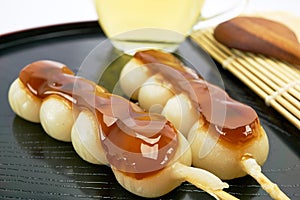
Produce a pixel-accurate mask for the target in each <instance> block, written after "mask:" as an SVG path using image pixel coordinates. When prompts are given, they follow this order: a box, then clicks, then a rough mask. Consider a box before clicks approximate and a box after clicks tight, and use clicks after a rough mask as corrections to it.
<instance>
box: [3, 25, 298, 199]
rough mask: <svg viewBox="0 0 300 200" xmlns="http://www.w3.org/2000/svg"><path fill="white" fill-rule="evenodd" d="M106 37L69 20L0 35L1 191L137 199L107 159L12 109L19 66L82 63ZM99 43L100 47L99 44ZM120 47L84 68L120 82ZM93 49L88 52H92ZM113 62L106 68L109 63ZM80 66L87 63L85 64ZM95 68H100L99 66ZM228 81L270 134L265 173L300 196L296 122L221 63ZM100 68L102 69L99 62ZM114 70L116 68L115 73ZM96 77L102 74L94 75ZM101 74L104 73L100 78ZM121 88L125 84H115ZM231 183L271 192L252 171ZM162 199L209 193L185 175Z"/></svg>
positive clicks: (193, 59)
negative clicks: (83, 155) (84, 156)
mask: <svg viewBox="0 0 300 200" xmlns="http://www.w3.org/2000/svg"><path fill="white" fill-rule="evenodd" d="M103 41H104V42H105V38H104V36H103V34H102V32H101V30H100V29H99V28H98V25H97V23H96V22H91V23H80V24H70V25H64V26H55V27H49V28H46V29H37V30H31V31H28V32H21V33H16V34H13V35H8V36H5V37H2V38H1V43H0V45H1V46H0V51H1V54H0V69H1V73H0V80H1V85H0V92H1V95H0V107H1V108H0V110H1V112H0V199H133V198H135V199H139V197H136V196H134V195H133V194H131V193H129V192H127V191H126V190H124V189H123V188H122V187H121V186H120V185H119V184H118V183H117V182H116V180H115V178H114V175H113V173H112V172H111V170H110V169H109V168H108V167H106V166H97V165H92V164H89V163H86V162H84V161H83V160H81V159H80V158H79V157H78V156H77V155H76V153H75V151H74V150H73V147H72V145H71V144H69V143H64V142H59V141H56V140H54V139H52V138H50V137H49V136H48V135H46V134H45V133H44V131H43V129H42V128H41V126H40V125H39V124H34V123H30V122H27V121H25V120H23V119H21V118H19V117H17V116H15V114H14V113H13V112H12V111H11V110H10V108H9V105H8V102H7V91H8V88H9V85H10V83H11V82H12V81H13V80H14V79H15V78H17V76H18V73H19V71H20V69H21V68H22V67H23V66H25V65H26V64H29V63H31V62H33V61H36V60H40V59H51V60H57V61H60V62H63V63H65V64H67V65H68V66H69V67H71V68H72V69H73V70H74V71H75V72H77V71H78V69H79V67H80V65H81V63H82V62H83V60H84V59H85V57H86V56H87V55H88V54H89V53H90V52H91V51H92V50H93V49H94V48H95V47H96V46H97V45H98V44H99V43H100V42H103ZM96 49H97V48H96ZM115 53H116V54H117V55H119V52H117V51H115V50H113V49H111V48H108V47H107V48H104V49H102V51H101V56H96V57H94V58H95V59H94V60H92V61H91V63H89V64H91V66H95V67H96V69H97V70H98V69H100V71H101V70H102V71H101V72H99V73H101V74H102V75H103V76H99V74H95V73H94V74H95V75H94V76H91V74H93V72H94V71H93V70H90V71H89V73H90V74H84V73H86V71H85V70H83V69H85V68H83V66H87V63H85V62H83V65H82V66H81V67H80V74H81V75H84V76H86V77H89V78H90V79H94V80H97V81H99V82H100V84H103V85H104V86H105V87H107V88H108V89H110V90H112V89H115V87H114V86H115V83H116V81H117V75H118V72H119V71H120V65H119V64H118V63H124V62H126V61H127V59H128V57H126V56H123V57H121V58H119V57H118V58H119V59H117V60H115V59H112V60H111V61H114V62H111V61H109V62H108V61H107V60H106V59H107V58H108V57H106V56H107V55H110V56H112V55H114V54H115ZM176 54H177V55H178V56H179V57H181V58H183V59H184V61H186V62H187V64H188V65H191V67H197V69H198V67H201V68H200V69H201V75H202V76H203V77H205V78H206V79H207V80H209V81H211V82H213V83H215V84H218V85H220V84H221V85H222V84H223V83H222V82H220V80H219V78H218V73H217V71H216V68H213V67H212V66H211V65H212V63H211V61H210V58H209V57H208V56H207V55H206V54H205V52H203V50H201V49H200V48H198V47H197V46H196V45H194V44H193V43H192V42H190V41H186V42H185V43H184V44H183V45H182V46H181V47H180V49H179V51H178V52H176ZM90 55H91V54H90ZM108 63H109V64H112V65H110V67H109V68H107V66H108V65H107V64H108ZM82 70H83V71H82ZM94 70H95V69H94ZM218 70H219V71H220V72H221V74H222V80H223V82H224V86H225V89H226V90H227V91H228V93H229V94H230V95H231V96H232V97H233V98H235V99H237V100H239V101H241V102H244V103H246V104H248V105H250V106H252V107H253V108H254V109H255V110H256V111H257V113H258V115H259V117H260V120H261V122H262V125H263V126H264V128H265V129H266V132H267V134H268V136H269V141H270V154H269V158H268V160H267V162H266V163H265V165H264V166H263V171H264V173H265V174H266V175H267V176H268V177H269V178H270V179H271V180H273V181H274V182H276V183H278V185H279V186H280V187H281V188H282V190H283V191H284V192H286V193H287V194H288V195H289V196H290V197H291V198H292V199H298V198H299V197H300V193H299V191H300V189H299V187H300V186H299V177H300V161H299V154H300V148H299V147H300V139H299V135H297V134H298V132H299V131H298V130H297V129H296V128H295V127H293V126H292V125H291V124H290V123H289V122H287V121H286V120H285V119H284V118H283V117H281V116H280V115H279V114H278V113H277V112H276V111H274V110H273V109H272V108H269V107H266V106H265V105H264V102H263V101H262V100H261V99H259V98H258V97H257V96H256V95H255V94H253V92H251V91H250V90H249V89H248V88H246V87H245V86H244V85H243V84H242V83H241V82H239V81H238V79H236V78H235V77H234V76H232V75H231V74H229V73H228V72H227V71H224V70H222V69H221V68H218ZM98 71H99V70H98ZM112 74H113V75H112ZM97 78H98V79H97ZM99 78H100V79H99ZM115 91H116V92H120V91H118V90H115ZM228 183H229V184H230V188H229V189H228V190H226V191H228V192H230V193H232V194H233V195H234V196H237V197H239V198H241V199H270V197H269V196H268V195H267V194H266V193H265V192H264V191H263V190H262V189H261V188H260V186H259V185H258V184H257V183H256V182H255V181H254V180H253V179H252V178H251V177H249V176H246V177H243V178H239V179H236V180H232V181H228ZM162 199H212V198H211V197H210V196H209V195H207V194H206V193H204V192H202V191H201V190H198V189H197V188H196V187H194V186H192V185H190V184H188V183H184V184H182V185H181V186H180V187H178V188H177V189H175V190H174V191H172V192H171V193H169V194H167V195H165V196H163V197H162Z"/></svg>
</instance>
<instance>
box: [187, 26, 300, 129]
mask: <svg viewBox="0 0 300 200" xmlns="http://www.w3.org/2000/svg"><path fill="white" fill-rule="evenodd" d="M191 38H192V39H193V40H194V41H195V42H196V43H197V44H199V45H200V46H201V47H202V48H203V49H204V50H206V51H207V52H208V53H209V54H210V55H211V56H212V57H213V58H214V59H215V60H216V61H217V62H219V63H220V64H221V65H222V66H223V68H224V69H226V70H228V71H230V72H231V73H232V74H234V75H235V76H236V77H238V78H239V79H240V80H241V81H242V82H243V83H245V84H246V85H247V86H248V87H249V88H250V89H251V90H253V91H254V92H255V93H256V94H257V95H259V96H260V97H261V98H263V99H264V100H265V103H266V104H267V105H268V106H272V107H273V108H274V109H276V110H277V111H278V112H279V113H280V114H282V115H283V116H284V117H285V118H286V119H287V120H289V121H290V122H291V123H292V124H294V125H295V126H296V127H297V128H298V129H300V70H299V69H298V68H297V67H296V66H293V65H291V64H289V63H286V62H282V61H279V60H276V59H272V58H269V57H265V56H263V55H260V54H253V53H248V52H242V51H239V50H236V49H231V48H227V47H226V46H224V45H222V44H221V43H219V42H218V41H216V40H215V38H214V36H213V29H206V30H201V31H198V32H195V33H193V34H192V35H191Z"/></svg>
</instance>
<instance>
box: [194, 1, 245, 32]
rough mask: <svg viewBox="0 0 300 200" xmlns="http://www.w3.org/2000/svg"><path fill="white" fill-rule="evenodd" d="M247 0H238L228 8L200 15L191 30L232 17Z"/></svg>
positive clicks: (209, 25)
mask: <svg viewBox="0 0 300 200" xmlns="http://www.w3.org/2000/svg"><path fill="white" fill-rule="evenodd" d="M247 4H248V0H240V1H238V4H237V5H234V6H232V7H231V8H228V9H227V10H225V11H223V12H221V13H218V14H216V15H213V16H210V17H203V16H200V18H199V21H198V22H197V23H196V24H195V25H194V26H193V28H192V31H193V32H195V31H197V30H200V29H204V28H208V27H211V26H216V25H217V24H219V23H222V22H224V21H227V20H229V19H232V18H234V17H236V16H238V15H239V14H241V13H242V12H243V10H244V9H245V7H246V5H247Z"/></svg>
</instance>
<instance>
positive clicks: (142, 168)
mask: <svg viewBox="0 0 300 200" xmlns="http://www.w3.org/2000/svg"><path fill="white" fill-rule="evenodd" d="M19 79H20V80H21V82H22V83H23V84H24V85H25V86H26V87H27V88H28V90H29V91H30V92H31V93H32V94H34V95H35V96H37V97H39V98H41V99H44V98H46V97H47V96H49V95H52V94H55V95H59V96H62V97H63V98H65V99H67V100H69V101H70V102H72V103H73V105H74V106H75V107H76V108H77V109H84V108H88V109H90V110H91V111H92V112H94V113H95V114H96V116H97V120H98V123H99V127H101V130H103V131H102V132H101V135H100V136H101V143H102V145H103V148H104V149H105V151H106V157H107V159H108V161H109V163H110V164H111V165H113V166H114V167H115V168H117V169H118V170H120V171H122V172H124V173H127V174H128V175H130V176H132V177H136V178H138V179H142V178H145V177H147V176H149V175H153V174H155V173H157V172H158V171H160V170H161V169H163V168H164V167H165V166H166V165H167V164H168V163H169V161H170V159H171V158H172V157H173V156H174V154H175V151H176V149H177V145H178V144H177V142H178V141H177V131H176V129H175V128H174V127H173V125H172V124H171V123H170V122H168V121H167V120H166V119H165V117H163V116H161V115H158V114H151V113H146V112H143V111H141V110H140V109H138V108H137V107H136V105H134V104H133V103H131V102H129V101H128V100H127V99H124V98H122V97H120V96H117V95H113V94H110V93H108V92H107V91H106V90H105V89H104V88H102V87H100V86H98V85H96V84H95V83H93V82H91V81H88V80H86V79H84V78H81V77H77V76H75V75H74V73H73V72H72V71H71V70H70V69H69V68H68V67H67V66H65V65H63V64H61V63H58V62H53V61H37V62H34V63H32V64H29V65H27V66H26V67H25V68H24V69H23V70H22V71H21V72H20V75H19ZM107 116H108V117H110V119H115V120H113V123H107V122H106V121H105V119H104V118H105V117H107Z"/></svg>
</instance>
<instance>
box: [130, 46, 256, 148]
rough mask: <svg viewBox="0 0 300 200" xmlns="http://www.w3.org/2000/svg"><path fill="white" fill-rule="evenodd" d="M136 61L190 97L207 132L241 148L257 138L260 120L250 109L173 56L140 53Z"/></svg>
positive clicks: (137, 54) (153, 51) (158, 52)
mask: <svg viewBox="0 0 300 200" xmlns="http://www.w3.org/2000/svg"><path fill="white" fill-rule="evenodd" d="M134 57H135V58H136V59H138V60H140V61H141V62H142V63H144V64H145V66H147V67H148V69H149V70H150V71H151V72H152V73H153V74H155V73H160V74H162V75H163V77H164V78H166V80H168V81H169V82H170V83H171V84H172V86H173V88H174V90H175V92H176V93H182V92H183V93H185V94H187V95H188V96H189V98H190V100H191V102H192V104H193V105H194V106H195V108H196V109H197V110H198V111H199V112H200V113H201V114H202V115H203V117H204V120H205V127H206V129H207V130H209V132H210V133H211V134H218V135H219V136H220V139H221V141H222V142H225V143H227V144H230V145H233V146H240V145H244V144H245V143H247V142H249V141H252V139H253V138H255V137H257V136H258V134H259V130H258V129H259V121H258V117H257V114H256V112H255V111H254V110H253V109H252V108H251V107H250V106H247V105H245V104H242V103H240V102H238V101H236V100H234V99H232V98H230V97H229V95H228V94H227V93H226V92H225V91H224V90H223V89H221V88H219V87H217V86H215V85H212V84H210V83H208V82H206V81H204V80H203V79H202V78H201V77H200V76H197V75H196V74H195V72H190V71H187V70H186V68H185V67H184V65H183V64H182V63H181V62H180V61H179V60H178V59H177V58H176V57H175V56H173V55H172V54H168V53H164V52H161V51H156V50H146V51H141V52H137V53H136V54H135V55H134ZM170 63H172V64H170Z"/></svg>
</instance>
